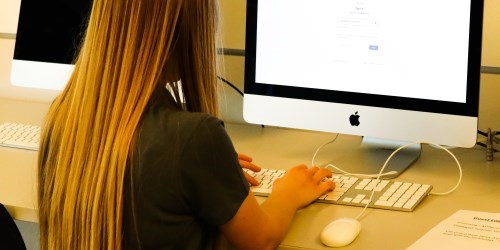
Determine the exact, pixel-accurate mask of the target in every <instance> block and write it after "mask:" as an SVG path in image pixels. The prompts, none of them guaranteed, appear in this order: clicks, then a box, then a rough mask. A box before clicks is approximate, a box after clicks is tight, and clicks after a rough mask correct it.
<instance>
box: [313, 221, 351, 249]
mask: <svg viewBox="0 0 500 250" xmlns="http://www.w3.org/2000/svg"><path fill="white" fill-rule="evenodd" d="M360 231H361V223H359V221H358V220H356V219H354V218H340V219H336V220H334V221H332V222H330V224H328V225H326V227H325V228H324V229H323V231H321V235H320V239H321V242H322V243H323V244H325V245H327V246H329V247H342V246H346V245H349V244H350V243H351V242H352V241H354V239H356V237H357V236H358V234H359V232H360Z"/></svg>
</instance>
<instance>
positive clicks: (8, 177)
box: [0, 99, 500, 249]
mask: <svg viewBox="0 0 500 250" xmlns="http://www.w3.org/2000/svg"><path fill="white" fill-rule="evenodd" d="M47 109H48V104H36V103H26V102H18V101H11V100H5V99H0V122H5V121H12V122H19V123H31V124H41V122H42V119H43V116H44V115H45V113H46V111H47ZM226 128H227V130H228V132H229V134H230V136H231V137H232V139H233V142H234V144H235V147H236V149H237V150H238V151H239V152H241V153H245V154H248V155H250V156H252V157H253V158H254V162H255V163H256V164H257V165H260V166H261V167H264V168H276V169H287V168H289V167H291V166H294V165H297V164H300V163H305V164H307V165H310V161H311V157H312V155H313V153H314V151H315V150H316V148H317V147H318V146H319V145H321V144H323V143H325V142H326V141H328V140H331V139H333V136H334V135H333V134H328V133H319V132H308V131H297V130H290V129H278V128H271V127H266V128H261V127H260V126H250V125H239V124H226ZM358 143H359V137H354V136H344V135H343V136H340V137H339V138H338V140H337V141H336V142H335V143H334V144H332V145H328V146H326V147H325V148H324V149H323V150H322V151H321V152H320V154H319V155H318V158H317V163H318V164H325V163H327V162H332V161H333V162H337V160H339V159H341V158H342V156H343V155H345V153H347V152H351V151H352V150H353V149H354V148H355V146H356V145H357V144H358ZM452 151H453V152H454V153H455V154H456V156H457V158H458V159H459V160H460V162H461V164H462V167H463V171H464V177H463V181H462V184H461V185H460V187H459V188H458V189H457V190H456V191H455V192H454V193H452V194H451V195H448V196H429V197H427V198H426V199H425V200H424V201H423V203H422V204H420V205H419V206H418V207H417V209H416V210H415V211H414V212H397V211H387V210H381V209H368V210H367V212H366V214H365V215H364V217H363V218H362V219H361V224H362V231H361V233H360V235H359V236H358V238H357V239H356V240H355V241H354V242H353V243H352V244H351V245H349V246H348V247H346V249H405V248H406V247H408V246H409V245H411V244H412V243H413V242H414V241H416V240H417V239H418V238H420V237H421V236H422V235H424V234H425V233H426V232H427V231H428V230H430V229H431V228H432V227H433V226H435V225H436V224H438V223H439V222H440V221H441V220H443V219H445V218H447V217H448V216H449V215H451V214H453V213H454V212H455V211H457V210H459V209H468V210H479V211H486V212H499V211H500V195H499V194H500V157H499V156H500V154H497V155H495V160H494V161H493V162H486V160H485V159H486V157H485V151H484V149H483V148H480V147H476V148H473V149H455V150H452ZM36 159H37V153H36V152H33V151H27V150H19V149H10V148H2V147H0V202H2V203H4V204H5V205H6V206H7V208H8V210H9V212H10V213H11V214H12V215H13V216H14V217H15V218H16V219H18V220H25V221H31V222H37V220H38V219H37V215H36ZM344 162H345V165H344V166H341V167H344V168H346V169H347V168H349V167H350V166H349V163H350V162H355V160H352V161H351V160H348V161H345V159H344ZM457 177H458V171H457V167H456V165H455V163H454V161H453V160H452V158H451V157H450V156H449V155H448V154H447V153H445V152H444V151H441V150H438V149H434V148H431V147H428V146H424V147H423V151H422V155H421V157H420V159H419V160H418V161H417V162H416V163H415V164H414V165H413V166H412V167H411V168H410V169H409V170H407V171H406V172H405V173H403V174H402V175H401V176H400V177H399V179H403V180H409V181H413V182H421V183H429V184H432V185H433V186H434V191H436V192H437V191H446V190H448V189H450V188H451V187H453V186H454V184H455V183H456V180H457ZM259 199H260V200H262V199H263V198H259ZM360 211H361V208H359V207H349V206H339V205H330V204H320V203H315V204H312V205H311V206H309V207H307V208H305V209H303V210H302V211H300V212H299V213H298V214H297V216H296V217H295V219H294V221H293V223H292V226H291V228H290V230H289V232H288V234H287V236H286V238H285V239H284V241H283V243H282V245H281V247H280V249H328V248H326V247H324V246H323V245H322V244H321V243H320V241H319V238H318V235H319V233H320V231H321V230H322V229H323V227H324V226H325V225H327V224H328V223H329V222H330V221H332V220H333V219H335V218H338V217H345V216H348V217H354V216H356V215H357V214H358V213H359V212H360Z"/></svg>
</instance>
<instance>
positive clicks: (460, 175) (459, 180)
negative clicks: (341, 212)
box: [356, 142, 462, 220]
mask: <svg viewBox="0 0 500 250" xmlns="http://www.w3.org/2000/svg"><path fill="white" fill-rule="evenodd" d="M415 144H428V145H432V146H435V147H438V148H441V149H442V150H444V151H446V152H447V153H448V154H450V155H451V157H453V159H454V160H455V162H456V163H457V166H458V172H459V177H458V181H457V184H456V185H455V186H454V187H453V188H451V189H450V190H448V191H446V192H441V193H433V192H431V193H429V194H431V195H448V194H450V193H452V192H453V191H455V190H456V189H457V188H458V186H459V185H460V183H462V166H461V165H460V162H459V161H458V159H457V157H456V156H455V155H454V154H453V153H452V152H451V151H450V150H448V149H447V148H445V147H443V146H441V145H438V144H434V143H429V142H414V143H408V144H406V145H403V146H401V147H399V148H398V149H396V150H394V152H392V154H391V155H389V157H387V160H386V161H385V163H384V165H383V166H382V168H381V169H380V172H379V176H377V180H379V179H380V174H381V173H382V172H383V171H384V169H385V168H386V167H387V164H388V163H389V161H390V160H391V159H392V157H394V155H396V153H397V152H399V151H400V150H402V149H404V148H406V147H408V146H411V145H415ZM374 194H375V189H373V190H372V192H371V195H370V199H369V201H368V202H367V204H366V205H365V207H364V208H363V210H362V211H361V212H360V213H359V214H358V216H356V220H358V219H359V218H360V217H361V216H362V215H363V214H364V212H365V211H366V209H367V208H368V205H369V204H370V203H371V202H372V199H373V195H374Z"/></svg>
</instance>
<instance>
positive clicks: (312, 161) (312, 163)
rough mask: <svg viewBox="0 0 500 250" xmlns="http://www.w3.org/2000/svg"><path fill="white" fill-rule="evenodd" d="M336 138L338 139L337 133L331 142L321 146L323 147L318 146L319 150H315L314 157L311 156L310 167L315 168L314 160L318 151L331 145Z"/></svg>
mask: <svg viewBox="0 0 500 250" xmlns="http://www.w3.org/2000/svg"><path fill="white" fill-rule="evenodd" d="M338 137H339V133H337V134H336V135H335V138H333V140H331V141H329V142H327V143H325V144H323V145H321V146H319V148H318V149H316V152H314V155H313V157H312V160H311V166H315V164H314V160H315V159H316V155H317V154H318V152H319V151H320V150H321V149H322V148H323V147H324V146H326V145H328V144H330V143H333V142H334V141H336V140H337V138H338Z"/></svg>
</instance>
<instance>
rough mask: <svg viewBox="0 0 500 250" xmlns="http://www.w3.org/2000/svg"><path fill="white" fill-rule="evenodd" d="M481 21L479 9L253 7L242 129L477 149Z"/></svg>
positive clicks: (330, 4)
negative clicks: (286, 129)
mask: <svg viewBox="0 0 500 250" xmlns="http://www.w3.org/2000/svg"><path fill="white" fill-rule="evenodd" d="M482 18H483V1H482V0H480V1H478V0H458V1H457V0H411V1H387V0H339V1H329V0H272V1H258V0H248V3H247V32H246V58H245V98H244V117H245V120H246V121H248V122H251V123H258V124H267V125H274V126H282V127H291V128H299V129H310V130H319V131H329V132H338V133H344V134H353V135H360V136H364V137H374V138H381V139H389V140H395V141H406V142H431V143H435V144H441V145H449V146H458V147H472V146H473V145H475V143H476V135H477V116H478V103H479V78H480V62H481V38H482Z"/></svg>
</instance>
